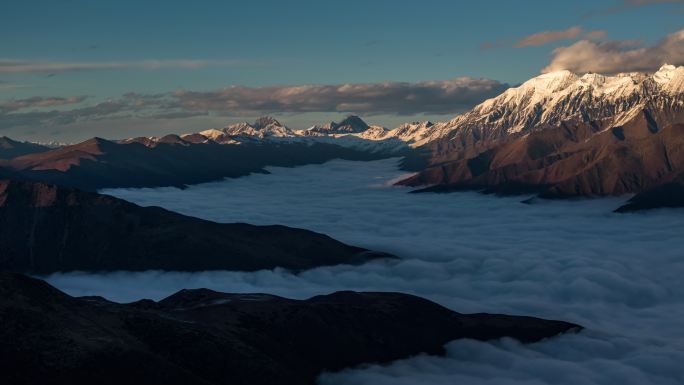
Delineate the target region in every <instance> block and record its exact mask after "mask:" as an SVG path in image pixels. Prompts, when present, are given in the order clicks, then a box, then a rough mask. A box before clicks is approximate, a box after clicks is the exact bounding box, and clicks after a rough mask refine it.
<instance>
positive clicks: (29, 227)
mask: <svg viewBox="0 0 684 385" xmlns="http://www.w3.org/2000/svg"><path fill="white" fill-rule="evenodd" d="M0 229H2V231H0V250H2V252H0V270H10V271H18V272H27V273H34V274H46V273H52V272H56V271H73V270H79V271H111V270H176V271H202V270H245V271H255V270H260V269H273V268H275V267H282V268H286V269H292V270H295V271H298V270H303V269H309V268H313V267H317V266H325V265H336V264H355V263H363V262H366V261H368V260H371V259H374V258H382V257H389V256H388V255H385V254H382V253H374V252H370V251H368V250H365V249H361V248H357V247H352V246H348V245H345V244H343V243H341V242H338V241H336V240H334V239H332V238H330V237H328V236H326V235H323V234H318V233H314V232H311V231H307V230H300V229H294V228H289V227H285V226H252V225H248V224H242V223H234V224H219V223H214V222H210V221H205V220H201V219H197V218H193V217H188V216H184V215H181V214H177V213H174V212H171V211H167V210H164V209H162V208H159V207H140V206H137V205H135V204H132V203H129V202H126V201H124V200H121V199H117V198H114V197H110V196H106V195H101V194H96V193H88V192H82V191H79V190H75V189H68V188H60V187H56V186H54V185H49V184H45V183H31V182H17V181H9V180H4V181H0Z"/></svg>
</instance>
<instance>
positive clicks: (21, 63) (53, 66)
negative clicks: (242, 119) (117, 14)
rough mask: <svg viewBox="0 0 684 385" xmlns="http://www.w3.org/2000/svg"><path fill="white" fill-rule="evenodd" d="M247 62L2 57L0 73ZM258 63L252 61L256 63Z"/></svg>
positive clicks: (216, 65) (190, 67) (162, 67)
mask: <svg viewBox="0 0 684 385" xmlns="http://www.w3.org/2000/svg"><path fill="white" fill-rule="evenodd" d="M245 64H246V63H245V62H243V61H240V60H188V59H174V60H139V61H111V62H53V61H31V60H20V59H0V73H4V74H12V73H32V72H71V71H97V70H113V69H146V70H155V69H164V68H180V69H198V68H205V67H236V66H242V65H245ZM254 64H256V63H252V65H254Z"/></svg>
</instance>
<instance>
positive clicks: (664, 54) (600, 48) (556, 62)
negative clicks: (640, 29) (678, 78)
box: [542, 29, 684, 74]
mask: <svg viewBox="0 0 684 385" xmlns="http://www.w3.org/2000/svg"><path fill="white" fill-rule="evenodd" d="M666 63H668V64H673V65H682V64H684V29H682V30H679V31H677V32H674V33H672V34H670V35H668V36H666V37H665V38H664V39H662V40H660V41H659V42H657V43H656V44H654V45H652V46H646V47H639V46H636V47H635V42H634V41H628V40H624V41H609V42H605V43H597V42H592V41H588V40H581V41H578V42H576V43H574V44H572V45H570V46H567V47H561V48H557V49H556V50H554V51H553V57H552V59H551V63H550V64H549V65H548V66H546V67H545V68H544V69H543V70H542V72H552V71H557V70H563V69H565V70H570V71H573V72H578V73H585V72H599V73H608V74H610V73H617V72H629V71H654V70H657V69H658V68H659V67H660V66H661V65H663V64H666Z"/></svg>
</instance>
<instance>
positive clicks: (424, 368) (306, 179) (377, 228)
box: [50, 160, 684, 385]
mask: <svg viewBox="0 0 684 385" xmlns="http://www.w3.org/2000/svg"><path fill="white" fill-rule="evenodd" d="M269 170H270V171H271V172H272V174H269V175H262V174H258V175H251V176H249V177H244V178H239V179H229V180H226V181H222V182H216V183H208V184H203V185H198V186H192V187H190V188H188V189H185V190H178V189H175V188H163V189H143V190H136V189H131V190H109V191H107V192H108V193H110V194H114V195H117V196H119V197H122V198H124V199H129V200H132V201H134V202H137V203H140V204H144V205H161V206H163V207H166V208H169V209H172V210H177V211H180V212H183V213H186V214H190V215H196V216H201V217H203V218H207V219H211V220H218V221H225V222H233V221H236V222H238V221H239V222H250V223H257V224H273V223H280V224H286V225H290V226H296V227H304V228H309V229H312V230H315V231H319V232H324V233H327V234H329V235H331V236H334V237H336V238H338V239H340V240H342V241H345V242H348V243H351V244H356V245H360V246H364V247H368V248H373V249H378V250H385V251H388V252H392V253H395V254H397V255H399V256H401V257H402V259H401V260H399V261H394V262H376V263H371V264H366V265H363V266H356V267H354V266H337V267H328V268H321V269H315V270H312V271H307V272H303V273H300V274H298V275H294V274H290V273H288V272H286V271H282V270H274V271H261V272H255V273H238V272H221V271H219V272H206V273H168V272H166V273H165V272H140V273H111V274H105V275H98V274H78V273H75V274H57V275H54V276H52V277H50V281H51V282H52V283H54V284H56V285H57V286H58V287H60V288H63V289H65V290H67V291H68V292H70V293H72V294H77V295H87V294H100V295H104V296H106V297H108V298H111V299H114V300H119V301H131V300H136V299H139V298H142V297H151V298H155V299H159V298H162V297H164V296H166V295H169V294H171V293H172V292H174V291H176V290H180V289H181V288H192V287H209V288H212V289H216V290H221V291H228V292H267V293H274V294H279V295H284V296H288V297H294V298H304V297H308V296H312V295H315V294H321V293H329V292H331V291H335V290H342V289H354V290H380V291H404V292H409V293H414V294H418V295H422V296H425V297H428V298H430V299H433V300H435V301H438V302H439V303H441V304H443V305H446V306H448V307H450V308H452V309H454V310H457V311H461V312H502V313H509V314H527V315H535V316H541V317H547V318H555V319H564V320H568V321H572V322H577V323H580V324H582V325H585V326H586V327H588V331H586V332H583V333H581V334H580V335H577V336H567V337H563V338H560V339H553V340H550V341H547V342H543V343H541V344H536V345H531V346H520V345H518V344H515V343H512V342H510V341H504V342H501V343H498V344H486V343H478V342H472V341H460V342H455V343H452V344H450V345H449V355H448V356H447V357H446V358H435V357H419V358H415V359H411V360H406V361H402V362H398V363H395V364H393V365H390V366H383V367H377V366H373V367H369V368H366V369H363V370H353V371H347V372H343V373H340V374H337V375H327V376H324V378H323V379H322V380H321V382H322V384H325V385H334V384H349V383H354V384H373V385H384V384H388V385H389V384H393V385H394V384H399V385H401V384H453V383H466V384H517V385H520V384H535V385H540V384H568V385H569V384H606V385H607V384H611V385H612V384H681V383H682V379H684V367H682V365H681V362H684V329H682V327H681V319H682V318H683V317H684V281H683V280H682V279H681V277H682V276H683V275H684V260H683V259H682V256H681V250H682V249H684V240H682V236H681V229H682V228H683V227H684V216H682V215H681V214H682V212H681V211H655V212H651V213H644V214H629V215H619V214H614V213H612V212H611V211H612V210H613V209H614V208H616V207H618V206H619V205H620V204H621V202H622V201H623V200H624V199H606V200H586V201H572V202H562V201H552V202H538V203H536V204H532V205H525V204H521V203H520V202H519V201H520V200H521V199H522V198H497V197H493V196H484V195H479V194H476V193H457V194H407V193H406V192H407V189H405V188H390V187H388V183H389V182H390V181H391V180H392V179H393V178H396V177H398V176H399V175H400V174H401V172H400V171H398V170H397V169H396V160H385V161H378V162H344V161H333V162H329V163H327V164H325V165H320V166H305V167H299V168H294V169H281V168H271V169H269Z"/></svg>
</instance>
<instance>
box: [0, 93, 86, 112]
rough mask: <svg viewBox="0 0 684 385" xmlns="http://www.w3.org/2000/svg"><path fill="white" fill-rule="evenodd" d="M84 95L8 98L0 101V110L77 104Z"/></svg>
mask: <svg viewBox="0 0 684 385" xmlns="http://www.w3.org/2000/svg"><path fill="white" fill-rule="evenodd" d="M86 98H87V97H86V96H69V97H57V96H51V97H43V96H33V97H30V98H26V99H10V100H6V101H2V102H0V111H1V112H9V111H18V110H22V109H26V108H46V107H56V106H63V105H68V104H78V103H81V102H82V101H84V100H85V99H86Z"/></svg>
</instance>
